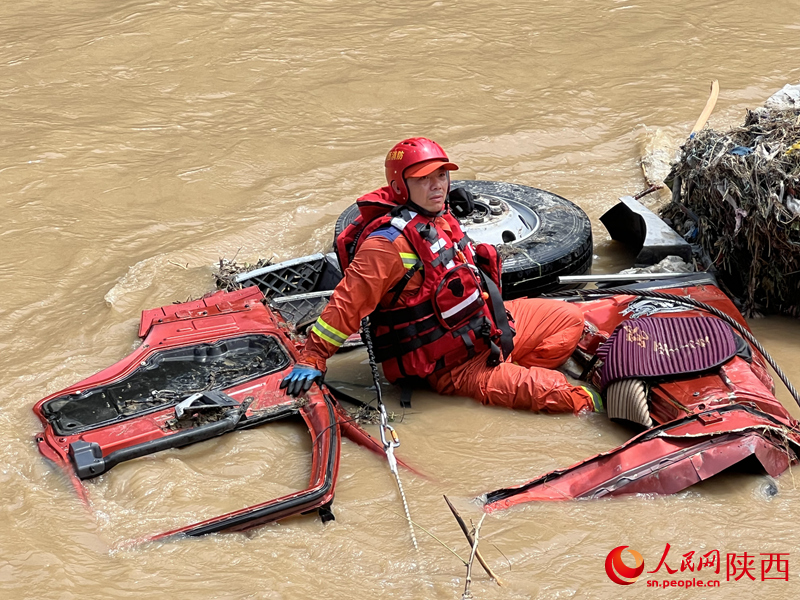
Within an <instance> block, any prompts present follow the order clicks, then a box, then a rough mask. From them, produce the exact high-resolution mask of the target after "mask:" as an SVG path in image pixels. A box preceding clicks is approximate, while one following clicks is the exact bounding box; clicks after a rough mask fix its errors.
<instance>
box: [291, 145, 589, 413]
mask: <svg viewBox="0 0 800 600" xmlns="http://www.w3.org/2000/svg"><path fill="white" fill-rule="evenodd" d="M385 164H386V180H387V183H388V185H387V186H386V187H383V188H381V189H379V190H376V191H375V192H372V193H371V194H367V195H366V196H363V197H361V198H359V200H358V206H359V209H360V213H361V214H360V217H359V218H358V219H356V221H355V223H352V224H351V225H349V226H348V228H347V229H345V231H344V232H342V233H341V234H340V235H339V237H338V239H337V256H338V257H339V261H340V263H341V265H342V268H343V270H344V278H343V279H342V281H341V282H340V283H339V284H338V285H337V286H336V289H335V290H334V292H333V295H332V296H331V299H330V301H329V303H328V305H327V306H326V308H325V309H324V310H323V312H322V314H321V315H320V317H319V319H318V320H317V321H316V323H315V324H314V325H313V327H312V328H311V331H310V332H309V335H308V340H307V342H306V345H305V347H304V349H303V351H302V353H301V359H300V361H299V362H298V363H297V364H296V365H295V367H294V368H293V370H292V372H291V373H290V374H289V375H288V376H287V377H286V378H285V379H284V380H283V382H282V384H281V387H285V388H287V392H288V393H289V394H291V395H294V396H296V395H299V394H300V393H302V392H303V391H305V390H308V389H309V387H310V386H311V384H312V382H315V381H316V382H321V381H322V378H323V376H324V373H325V369H326V360H327V359H328V358H330V357H331V356H332V355H333V354H334V353H335V352H336V350H337V349H338V348H339V347H340V346H341V345H342V343H343V342H344V341H345V340H346V339H347V337H348V336H350V335H351V334H353V333H354V332H356V331H358V329H359V327H360V325H361V320H362V319H363V318H364V317H366V316H368V315H369V316H370V333H371V336H372V341H373V346H374V348H375V354H376V358H377V360H378V361H380V362H382V364H383V368H384V374H385V376H386V377H387V379H389V381H392V382H393V383H394V382H396V383H401V384H402V383H403V382H404V381H409V380H411V381H413V380H415V379H417V380H418V379H420V378H422V379H425V380H427V382H428V383H429V384H430V385H431V386H432V387H433V388H434V389H435V390H436V391H437V392H439V393H441V394H448V395H461V396H469V397H471V398H475V399H476V400H479V401H480V402H482V403H483V404H487V405H492V406H506V407H509V408H516V409H524V410H532V411H541V412H548V413H561V412H573V413H579V412H581V411H591V410H599V409H600V408H601V406H602V403H601V400H600V396H599V394H597V392H596V391H594V390H591V389H589V388H586V387H581V386H574V385H572V384H571V383H569V382H568V381H567V379H566V378H565V377H564V375H563V374H562V373H560V372H558V371H554V370H552V369H554V368H555V367H558V366H559V365H561V364H562V363H563V362H564V361H566V359H567V358H569V356H570V355H571V354H572V352H573V351H574V350H575V347H576V346H577V344H578V341H579V340H580V338H581V336H582V334H583V325H584V322H583V313H582V312H581V311H580V309H579V308H577V307H576V306H574V305H572V304H569V303H567V302H563V301H559V300H547V299H530V298H524V299H518V300H512V301H509V302H505V303H504V302H503V301H502V298H501V297H500V292H499V288H500V283H501V282H500V269H501V260H500V257H499V255H498V254H497V251H496V249H495V248H494V247H493V246H491V245H489V244H478V245H477V246H476V245H474V244H473V243H472V242H471V240H470V239H469V238H468V237H467V236H466V235H465V234H464V232H463V231H462V230H461V227H460V225H459V222H458V220H457V219H456V218H455V217H454V216H453V215H452V213H451V212H450V209H452V210H453V211H454V212H456V213H457V214H461V215H465V214H468V213H469V212H470V211H471V210H472V206H473V204H472V202H473V199H472V196H471V194H470V193H469V192H467V191H466V190H461V189H457V190H453V193H452V194H451V193H450V171H455V170H457V169H458V167H457V166H456V165H455V164H454V163H452V162H450V160H449V159H448V157H447V155H446V154H445V152H444V150H443V149H442V148H441V146H439V145H438V144H436V143H435V142H433V141H431V140H428V139H426V138H411V139H408V140H404V141H402V142H400V143H398V144H396V145H395V146H394V147H393V148H392V150H391V151H390V152H389V154H388V155H387V157H386V163H385ZM448 195H449V206H448ZM515 330H516V331H515Z"/></svg>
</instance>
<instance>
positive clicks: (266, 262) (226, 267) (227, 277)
mask: <svg viewBox="0 0 800 600" xmlns="http://www.w3.org/2000/svg"><path fill="white" fill-rule="evenodd" d="M270 265H272V259H271V258H269V259H263V258H262V259H259V260H258V262H256V263H255V264H254V265H251V264H248V263H244V264H243V265H240V264H238V263H237V262H236V257H234V258H232V259H230V260H229V259H227V258H220V259H219V269H217V270H215V271H214V273H213V275H214V282H215V284H216V287H217V289H218V290H225V291H226V292H232V291H234V290H240V289H242V288H243V287H244V285H242V284H241V283H239V282H238V281H236V276H237V275H241V274H242V273H247V272H249V271H255V270H256V269H261V268H262V267H269V266H270Z"/></svg>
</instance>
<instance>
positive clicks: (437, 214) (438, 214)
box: [406, 200, 447, 219]
mask: <svg viewBox="0 0 800 600" xmlns="http://www.w3.org/2000/svg"><path fill="white" fill-rule="evenodd" d="M406 206H407V207H409V208H410V209H411V210H413V211H414V212H416V213H419V214H421V215H424V216H426V217H429V218H431V219H433V218H435V217H441V216H442V215H443V214H444V213H445V211H446V210H447V204H446V203H445V207H444V208H443V209H442V210H440V211H439V212H435V213H434V212H431V211H429V210H425V209H424V208H422V207H421V206H420V205H419V204H416V203H414V202H412V201H411V200H406Z"/></svg>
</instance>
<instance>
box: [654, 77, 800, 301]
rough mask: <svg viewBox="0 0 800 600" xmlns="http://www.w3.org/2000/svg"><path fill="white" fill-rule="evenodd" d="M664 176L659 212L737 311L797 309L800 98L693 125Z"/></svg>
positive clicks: (799, 298) (799, 285) (799, 296)
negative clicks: (738, 119)
mask: <svg viewBox="0 0 800 600" xmlns="http://www.w3.org/2000/svg"><path fill="white" fill-rule="evenodd" d="M785 89H786V88H785ZM668 180H672V186H671V187H672V191H673V194H672V202H670V203H669V204H668V205H667V206H665V207H664V208H663V209H662V211H661V217H662V218H663V219H665V220H666V221H667V222H668V223H669V224H670V225H671V226H672V227H673V228H674V229H675V230H676V231H678V233H680V234H681V235H683V236H684V238H686V239H687V240H688V241H689V242H691V243H693V244H697V245H698V246H699V247H700V249H701V251H702V253H703V256H704V262H706V263H707V264H706V267H707V268H708V267H712V268H713V269H715V270H716V271H717V275H718V277H719V279H720V280H721V282H722V283H723V285H724V286H725V287H727V288H728V291H729V292H730V293H731V294H732V295H734V296H735V297H737V298H738V299H739V300H741V302H742V312H744V313H745V315H748V316H751V315H754V314H756V313H757V311H766V312H778V313H783V314H788V315H791V316H794V317H797V316H800V103H798V104H797V105H794V104H789V105H788V106H787V105H786V104H783V105H781V106H779V107H778V106H776V105H775V104H774V103H773V104H770V103H769V102H768V103H767V105H766V106H764V107H762V108H758V109H756V110H754V111H748V112H747V117H746V119H745V122H744V124H743V125H742V126H740V127H735V128H734V129H731V130H730V131H726V132H718V131H714V130H713V129H704V130H702V131H699V132H697V134H695V135H694V136H693V137H692V138H691V139H689V141H688V142H687V143H686V144H685V145H684V146H683V147H682V148H681V155H680V158H679V160H678V162H677V163H676V164H675V165H673V167H672V171H671V172H670V175H669V177H668Z"/></svg>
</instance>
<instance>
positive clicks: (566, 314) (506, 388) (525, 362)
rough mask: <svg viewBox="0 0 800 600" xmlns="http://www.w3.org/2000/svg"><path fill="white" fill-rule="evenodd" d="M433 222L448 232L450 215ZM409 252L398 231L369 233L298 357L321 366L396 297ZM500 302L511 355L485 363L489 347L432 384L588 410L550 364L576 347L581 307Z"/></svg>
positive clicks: (488, 400) (406, 293) (491, 397)
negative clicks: (389, 235) (507, 317)
mask: <svg viewBox="0 0 800 600" xmlns="http://www.w3.org/2000/svg"><path fill="white" fill-rule="evenodd" d="M434 220H435V225H436V226H437V227H438V228H439V229H441V230H443V231H444V232H445V233H452V229H451V228H450V225H449V223H448V222H447V220H445V219H444V218H442V217H435V219H434ZM414 254H415V252H414V248H413V247H412V246H411V244H410V243H409V242H408V240H407V239H406V238H405V237H404V236H403V235H400V236H398V237H397V238H396V239H395V240H394V241H389V240H388V239H386V238H385V237H381V236H371V237H369V238H367V239H366V240H365V241H364V242H363V243H362V244H361V246H360V247H359V249H358V251H357V252H356V254H355V257H354V258H353V261H352V262H351V263H350V265H349V266H348V267H347V269H346V270H345V273H344V278H343V279H342V281H341V282H340V283H339V285H337V286H336V289H335V290H334V292H333V295H332V296H331V299H330V301H329V303H328V305H327V306H326V307H325V309H324V310H323V312H322V314H321V315H320V317H319V319H318V320H317V322H316V323H315V324H314V326H313V327H312V329H311V331H310V332H309V335H308V340H307V342H306V345H305V348H304V350H303V352H302V356H301V362H304V363H307V364H310V365H313V366H314V367H315V368H317V369H319V370H320V371H323V372H324V371H325V368H326V366H325V365H326V360H327V359H328V358H329V357H331V356H332V355H333V354H334V353H335V352H336V350H337V349H338V348H339V347H340V346H341V344H342V343H343V342H344V340H345V339H347V337H348V336H349V335H351V334H353V333H355V332H356V331H358V329H359V327H360V325H361V320H362V319H363V318H364V317H365V316H367V315H369V314H371V313H372V312H373V311H374V310H375V308H376V307H377V306H378V305H379V304H380V305H381V306H383V307H387V308H388V307H389V306H390V303H391V301H392V299H393V296H394V294H393V293H390V290H392V288H394V286H395V285H397V283H398V282H399V281H400V280H401V279H402V278H403V277H404V275H405V274H406V272H407V270H408V264H406V263H407V262H408V261H407V259H406V263H404V257H408V256H409V255H414ZM422 280H423V279H422V275H421V273H419V272H417V273H415V274H414V276H413V277H412V278H411V279H410V280H409V282H408V284H407V285H406V287H405V288H404V289H403V292H402V293H401V294H400V296H399V299H398V301H397V304H396V305H395V306H403V301H404V300H405V299H407V298H409V297H411V296H412V295H414V294H415V293H416V292H417V291H418V290H419V288H420V285H421V284H422ZM505 306H506V308H507V309H508V311H509V312H510V313H511V315H512V316H513V318H514V321H515V327H516V332H517V333H516V336H515V338H514V350H513V351H512V352H511V356H509V357H507V358H506V360H505V362H502V363H500V364H499V365H498V366H496V367H489V366H487V364H486V361H487V358H488V356H489V351H488V350H486V351H484V352H480V353H478V354H476V355H475V356H473V357H472V358H470V359H469V360H466V361H465V362H464V363H462V364H460V365H458V366H456V367H454V368H451V369H449V370H446V371H440V372H438V373H434V374H433V375H430V376H428V377H427V380H428V382H429V383H430V384H431V386H432V387H433V388H434V389H435V390H436V391H437V392H439V393H441V394H447V395H462V396H469V397H471V398H475V399H476V400H480V401H481V402H482V403H483V404H487V405H493V406H506V407H509V408H519V409H525V410H533V411H541V412H550V413H557V412H573V413H578V412H580V411H583V410H592V401H591V397H590V395H589V394H588V392H586V391H585V390H584V389H583V388H581V387H576V386H573V385H571V384H570V383H569V382H568V381H567V380H566V378H565V377H564V375H563V374H561V373H560V372H558V371H553V370H551V369H552V368H554V367H557V366H558V365H560V364H562V363H563V362H564V361H565V360H566V359H567V358H569V356H570V355H571V354H572V352H573V351H574V350H575V347H576V346H577V344H578V341H579V340H580V338H581V335H582V334H583V313H582V312H581V310H580V309H579V308H577V307H576V306H574V305H572V304H569V303H567V302H562V301H559V300H545V299H528V298H526V299H519V300H513V301H509V302H506V303H505Z"/></svg>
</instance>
